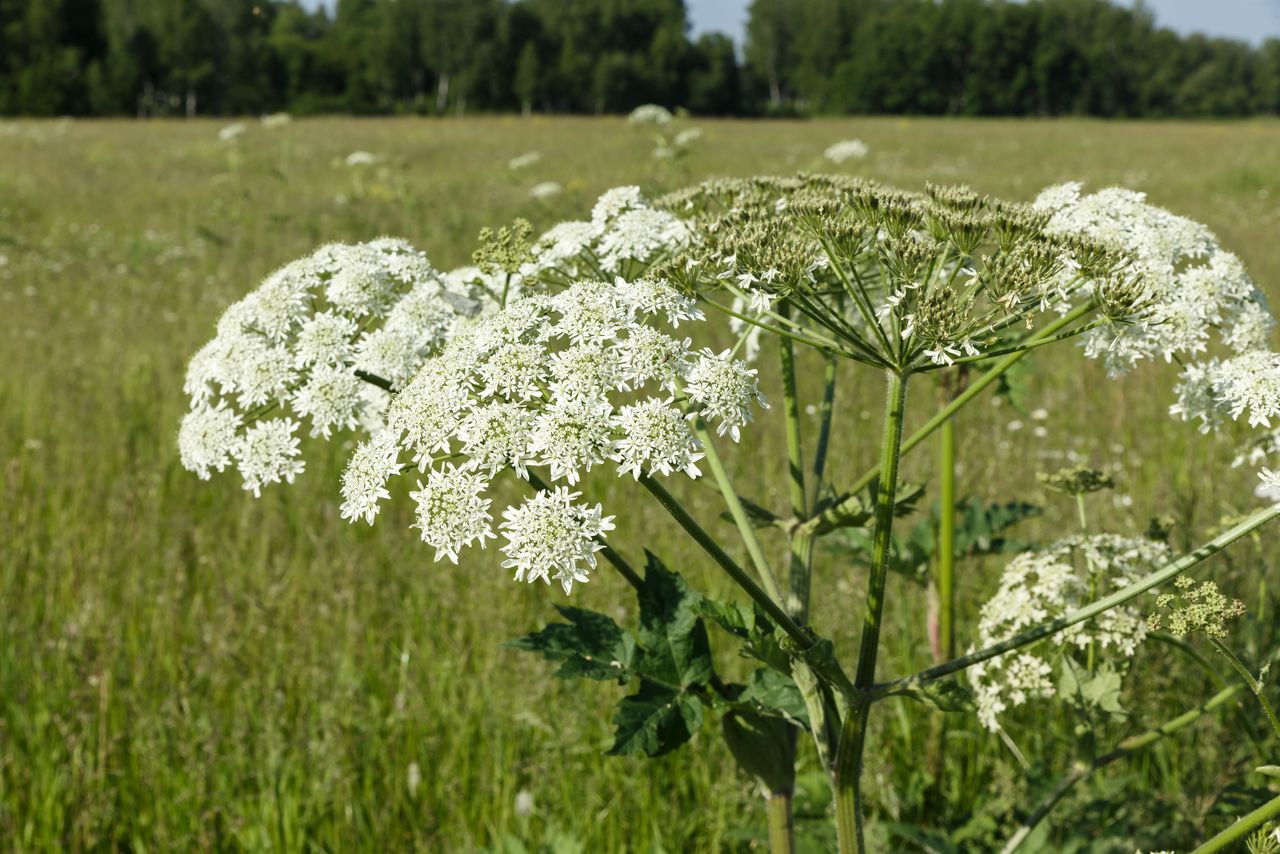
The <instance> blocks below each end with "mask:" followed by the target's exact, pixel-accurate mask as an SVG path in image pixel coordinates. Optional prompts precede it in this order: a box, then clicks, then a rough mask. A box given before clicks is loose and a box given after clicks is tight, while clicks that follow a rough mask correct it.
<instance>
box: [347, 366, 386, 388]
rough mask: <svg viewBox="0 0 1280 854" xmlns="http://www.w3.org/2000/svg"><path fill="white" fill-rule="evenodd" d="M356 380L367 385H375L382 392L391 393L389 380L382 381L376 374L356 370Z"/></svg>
mask: <svg viewBox="0 0 1280 854" xmlns="http://www.w3.org/2000/svg"><path fill="white" fill-rule="evenodd" d="M356 378H357V379H361V380H364V381H365V382H367V383H368V384H369V385H376V386H377V387H378V388H380V389H382V390H383V391H391V380H388V379H384V378H383V377H380V376H378V375H377V374H371V373H369V372H368V371H362V370H360V369H359V368H356Z"/></svg>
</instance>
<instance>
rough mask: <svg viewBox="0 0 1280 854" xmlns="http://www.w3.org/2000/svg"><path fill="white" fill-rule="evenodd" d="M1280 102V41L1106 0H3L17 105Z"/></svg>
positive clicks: (1086, 108)
mask: <svg viewBox="0 0 1280 854" xmlns="http://www.w3.org/2000/svg"><path fill="white" fill-rule="evenodd" d="M641 103H658V104H662V105H664V106H666V107H669V108H674V107H679V106H684V107H688V108H689V109H691V110H693V111H694V112H697V113H704V114H713V115H731V114H744V113H753V112H765V113H917V114H950V115H1066V114H1085V115H1099V116H1202V115H1220V116H1234V115H1255V114H1275V113H1277V112H1280V40H1277V39H1272V40H1270V41H1267V42H1265V43H1264V44H1262V45H1260V46H1258V47H1250V46H1249V45H1247V44H1244V43H1242V42H1236V41H1231V40H1227V39H1212V38H1207V37H1204V36H1189V37H1181V36H1178V35H1176V34H1174V33H1172V32H1170V31H1168V30H1162V29H1160V28H1158V27H1157V26H1156V24H1155V19H1154V17H1153V16H1152V15H1151V13H1150V11H1149V10H1148V9H1146V8H1145V7H1144V6H1143V5H1142V4H1141V3H1138V4H1137V5H1136V6H1134V7H1132V8H1130V7H1128V6H1120V5H1113V4H1112V3H1111V2H1107V0H1025V2H1013V0H752V3H751V6H750V17H749V19H748V24H747V32H746V43H745V44H744V45H743V46H742V50H741V52H739V51H738V50H737V49H736V48H735V46H734V44H733V42H732V40H731V39H730V38H729V37H727V36H725V35H722V34H718V33H717V34H707V35H703V36H701V37H700V38H698V39H696V40H694V39H691V38H690V37H689V26H688V17H687V11H686V8H685V2H684V0H336V2H331V3H328V4H327V5H326V6H325V7H323V8H319V9H311V8H309V7H308V6H303V5H301V3H300V2H299V0H0V114H11V115H12V114H20V115H59V114H73V115H121V114H124V115H128V114H135V115H142V116H149V115H203V114H246V113H250V114H251V113H262V112H271V111H275V110H289V111H292V112H297V113H314V112H356V113H393V112H415V113H432V114H453V115H457V114H462V113H464V112H465V111H468V110H480V111H516V110H520V111H523V112H526V113H528V112H533V111H535V110H541V111H555V112H584V113H617V112H625V111H628V110H630V109H631V108H632V107H634V106H636V105H638V104H641Z"/></svg>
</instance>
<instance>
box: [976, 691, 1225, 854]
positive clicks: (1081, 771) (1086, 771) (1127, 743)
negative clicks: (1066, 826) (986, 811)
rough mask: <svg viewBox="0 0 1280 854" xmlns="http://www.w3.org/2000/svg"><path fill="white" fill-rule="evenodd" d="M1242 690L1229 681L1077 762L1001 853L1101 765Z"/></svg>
mask: <svg viewBox="0 0 1280 854" xmlns="http://www.w3.org/2000/svg"><path fill="white" fill-rule="evenodd" d="M1239 692H1240V686H1239V685H1229V686H1227V687H1226V688H1223V689H1222V690H1221V691H1219V692H1218V693H1217V694H1214V695H1213V696H1212V697H1210V698H1209V699H1208V700H1205V701H1204V702H1203V703H1201V704H1200V705H1199V706H1196V707H1195V708H1194V709H1189V710H1187V711H1185V712H1183V713H1182V714H1181V715H1179V716H1178V717H1176V718H1173V719H1172V720H1168V721H1165V722H1164V723H1163V724H1161V725H1160V726H1158V727H1156V728H1155V729H1151V730H1148V731H1147V732H1144V733H1142V734H1140V735H1135V736H1130V737H1129V738H1126V739H1125V740H1124V741H1122V742H1120V743H1119V744H1118V745H1116V748H1115V750H1113V751H1111V752H1110V753H1108V754H1106V755H1105V756H1099V757H1098V758H1097V759H1095V760H1093V762H1090V763H1088V764H1079V765H1076V766H1075V767H1074V768H1072V769H1071V770H1070V771H1068V772H1067V773H1066V774H1064V775H1063V776H1062V779H1061V780H1059V781H1058V783H1057V785H1055V786H1054V787H1053V788H1052V789H1051V790H1050V791H1049V793H1048V794H1047V795H1045V796H1044V798H1042V799H1041V801H1040V803H1038V804H1037V805H1036V808H1035V810H1034V811H1033V812H1032V813H1031V815H1030V816H1028V817H1027V819H1026V821H1024V822H1023V823H1022V825H1021V826H1020V827H1019V828H1018V830H1017V832H1016V833H1014V834H1013V836H1011V837H1009V841H1008V842H1006V843H1005V846H1004V848H1003V849H1001V854H1013V852H1014V851H1017V850H1018V848H1020V847H1021V846H1022V843H1024V842H1026V840H1027V837H1028V836H1029V835H1030V834H1031V831H1033V830H1035V829H1036V827H1037V826H1038V825H1039V824H1040V822H1042V821H1044V820H1045V819H1046V818H1048V817H1049V813H1051V812H1053V809H1054V807H1056V806H1057V805H1058V802H1059V801H1061V800H1062V799H1063V798H1064V797H1065V796H1066V794H1067V793H1068V792H1070V791H1071V789H1072V788H1073V787H1074V786H1075V785H1076V784H1077V783H1079V782H1080V781H1081V780H1085V779H1087V778H1088V777H1089V776H1090V775H1091V774H1093V772H1095V771H1097V770H1098V769H1100V768H1105V767H1106V766H1108V765H1110V764H1111V763H1112V762H1115V761H1117V760H1119V759H1123V758H1125V757H1126V756H1131V755H1132V754H1134V753H1137V752H1138V751H1140V750H1144V749H1146V748H1147V747H1150V746H1151V745H1152V744H1155V743H1156V742H1157V741H1159V740H1160V739H1162V738H1164V737H1166V736H1168V735H1172V734H1173V733H1175V732H1177V731H1178V730H1180V729H1183V728H1184V727H1187V726H1190V725H1191V724H1193V723H1195V722H1196V721H1197V720H1199V719H1200V717H1201V716H1203V715H1205V714H1207V713H1209V712H1211V711H1213V710H1214V709H1216V708H1217V707H1218V706H1221V705H1222V704H1223V703H1225V702H1227V701H1228V700H1230V699H1231V698H1232V697H1234V696H1235V695H1236V694H1238V693H1239Z"/></svg>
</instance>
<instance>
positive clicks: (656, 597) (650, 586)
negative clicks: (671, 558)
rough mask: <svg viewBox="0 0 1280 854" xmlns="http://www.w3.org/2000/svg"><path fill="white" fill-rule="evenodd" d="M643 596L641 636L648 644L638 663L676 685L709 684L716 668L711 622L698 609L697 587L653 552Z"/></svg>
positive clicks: (648, 672) (641, 591)
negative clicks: (707, 623) (703, 619)
mask: <svg viewBox="0 0 1280 854" xmlns="http://www.w3.org/2000/svg"><path fill="white" fill-rule="evenodd" d="M647 557H648V562H647V564H646V565H645V572H644V581H643V582H642V583H641V585H640V589H639V590H638V591H637V595H638V596H639V599H640V629H639V631H638V632H637V640H638V641H639V643H640V646H641V647H642V648H643V649H644V655H643V656H642V657H641V659H640V661H639V664H638V669H639V670H640V672H642V673H644V674H645V675H647V676H651V677H653V678H654V679H656V680H659V681H662V682H666V683H668V684H671V685H679V686H682V687H688V686H691V685H705V684H706V683H707V681H708V680H709V679H710V678H711V674H712V672H713V669H712V661H711V643H710V641H709V640H708V638H707V627H706V626H705V625H704V624H703V622H702V620H700V619H699V618H698V611H697V610H695V608H696V606H697V602H698V599H699V598H700V597H699V596H698V594H697V593H695V592H694V591H692V590H690V589H689V586H688V585H687V584H685V581H684V579H683V578H681V577H680V575H679V574H677V573H675V572H672V571H671V570H669V569H667V568H666V567H665V566H663V565H662V561H660V560H658V558H657V557H655V556H654V555H652V554H648V555H647Z"/></svg>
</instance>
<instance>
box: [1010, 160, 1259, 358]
mask: <svg viewBox="0 0 1280 854" xmlns="http://www.w3.org/2000/svg"><path fill="white" fill-rule="evenodd" d="M1035 206H1036V208H1038V209H1040V210H1043V211H1045V212H1048V213H1051V214H1052V216H1051V218H1050V220H1049V223H1048V226H1047V228H1046V230H1047V231H1048V232H1049V233H1050V234H1055V235H1085V236H1088V237H1090V238H1092V239H1094V240H1099V241H1102V242H1103V243H1104V244H1106V245H1109V246H1113V247H1115V248H1116V249H1118V250H1120V251H1122V252H1124V253H1125V254H1127V255H1129V256H1130V257H1131V258H1132V264H1131V269H1132V270H1133V271H1134V272H1135V273H1139V274H1141V277H1142V281H1143V282H1144V284H1145V285H1146V287H1147V288H1148V289H1149V291H1150V296H1151V298H1152V300H1153V301H1154V305H1153V307H1152V312H1151V313H1150V315H1149V316H1148V317H1146V318H1144V319H1142V320H1140V321H1138V322H1136V323H1131V324H1122V325H1121V324H1107V325H1104V326H1101V327H1099V328H1098V329H1097V330H1095V331H1094V332H1092V333H1090V334H1089V337H1088V339H1087V341H1086V353H1087V354H1088V355H1089V356H1090V357H1092V358H1099V357H1102V358H1105V360H1106V363H1107V367H1108V369H1109V370H1110V371H1111V372H1112V373H1120V372H1123V371H1126V370H1128V369H1129V368H1131V367H1133V365H1134V364H1135V363H1136V362H1138V361H1139V360H1142V359H1151V358H1155V357H1157V356H1159V357H1162V358H1164V359H1165V360H1166V361H1169V360H1171V359H1173V358H1174V357H1175V356H1178V357H1180V358H1184V359H1185V358H1187V357H1194V356H1196V355H1197V354H1199V353H1202V352H1204V351H1205V350H1206V349H1207V347H1208V345H1209V343H1210V340H1211V333H1214V332H1216V333H1217V334H1218V336H1219V338H1220V340H1222V341H1223V342H1224V343H1225V344H1226V345H1227V346H1229V347H1230V348H1231V349H1232V350H1234V351H1235V352H1237V353H1241V352H1246V351H1248V350H1253V349H1257V348H1260V347H1263V346H1265V344H1266V341H1267V338H1268V336H1269V333H1270V330H1271V328H1272V327H1273V326H1274V325H1275V320H1274V319H1273V318H1272V317H1271V313H1270V311H1269V310H1268V309H1267V307H1266V300H1265V298H1264V297H1263V296H1262V293H1261V292H1260V291H1259V290H1258V288H1257V287H1256V286H1255V285H1254V283H1253V281H1252V280H1251V279H1250V278H1249V276H1248V273H1246V272H1245V269H1244V265H1243V264H1241V262H1240V259H1239V258H1237V257H1236V256H1235V255H1232V254H1231V253H1230V252H1227V251H1225V250H1224V249H1222V247H1221V246H1220V245H1219V243H1218V239H1217V237H1215V236H1214V234H1213V233H1212V232H1211V231H1210V230H1209V229H1208V228H1206V227H1205V226H1203V225H1201V224H1200V223H1197V222H1194V221H1192V220H1189V219H1186V218H1185V217H1180V216H1177V215H1175V214H1173V213H1170V212H1169V211H1167V210H1164V209H1163V208H1159V207H1156V206H1155V205H1151V204H1148V203H1147V202H1146V199H1145V195H1144V194H1143V193H1138V192H1134V191H1132V190H1125V189H1122V188H1119V187H1111V188H1108V189H1104V190H1101V191H1099V192H1097V193H1093V194H1092V195H1088V196H1082V195H1081V193H1080V186H1079V185H1078V184H1067V185H1062V186H1059V187H1050V188H1048V189H1046V190H1045V191H1043V192H1042V193H1041V194H1040V196H1039V197H1038V198H1037V199H1036V202H1035Z"/></svg>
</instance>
